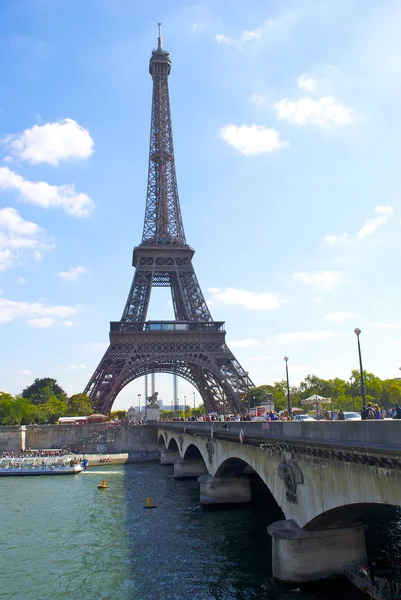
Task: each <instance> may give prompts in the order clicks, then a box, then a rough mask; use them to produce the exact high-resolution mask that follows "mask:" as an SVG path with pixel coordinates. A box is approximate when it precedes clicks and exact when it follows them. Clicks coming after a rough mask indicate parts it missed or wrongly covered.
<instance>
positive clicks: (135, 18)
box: [0, 0, 401, 408]
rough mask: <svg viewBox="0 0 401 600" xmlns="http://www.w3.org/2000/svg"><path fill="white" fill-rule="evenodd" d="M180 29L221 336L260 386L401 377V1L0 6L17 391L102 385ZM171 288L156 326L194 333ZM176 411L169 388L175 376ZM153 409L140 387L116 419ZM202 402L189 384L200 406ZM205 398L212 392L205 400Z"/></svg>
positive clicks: (3, 337)
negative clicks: (155, 87)
mask: <svg viewBox="0 0 401 600" xmlns="http://www.w3.org/2000/svg"><path fill="white" fill-rule="evenodd" d="M158 21H161V22H162V23H163V42H164V47H165V48H166V49H168V50H169V51H170V52H171V58H172V72H171V75H170V79H169V83H170V99H171V109H172V120H173V131H174V144H175V153H176V167H177V176H178V185H179V192H180V202H181V209H182V214H183V220H184V228H185V233H186V238H187V241H188V243H189V244H190V245H192V246H193V247H194V248H195V249H196V254H195V256H194V266H195V270H196V273H197V276H198V279H199V281H200V284H201V287H202V289H203V292H204V294H205V296H206V298H207V300H208V304H209V307H210V310H211V312H212V315H213V318H214V319H215V320H224V321H225V322H226V328H227V342H228V344H229V346H230V348H231V349H232V351H233V352H234V354H235V355H236V357H237V358H238V360H239V361H240V363H241V364H242V365H243V367H244V368H245V369H246V370H248V371H249V373H250V376H251V378H252V379H253V381H254V382H255V384H257V385H258V384H262V383H271V382H273V381H277V380H281V379H282V378H283V377H284V375H285V364H284V360H283V357H284V356H285V355H287V356H288V357H289V370H290V380H291V383H294V384H296V383H298V382H299V381H300V380H302V379H303V378H304V377H305V375H307V374H308V373H314V374H316V375H318V376H320V377H324V378H330V377H334V376H339V377H343V378H348V377H349V375H350V372H351V369H354V368H357V367H358V356H357V347H356V336H355V335H354V333H353V330H354V328H355V327H360V328H361V330H362V334H361V345H362V352H363V362H364V368H366V369H367V370H368V371H372V372H374V373H376V374H377V375H378V376H380V377H383V378H387V377H397V376H398V375H399V367H400V366H401V358H400V347H401V337H400V334H401V314H400V306H401V304H400V250H401V247H400V235H401V229H400V225H401V217H400V179H399V164H400V133H401V131H400V129H401V128H400V114H401V113H400V81H401V78H400V75H401V73H400V70H401V69H400V63H399V56H400V42H399V35H398V30H399V23H400V22H401V6H400V3H399V2H398V1H397V0H387V1H386V2H380V3H377V2H376V1H374V0H371V1H370V0H363V1H362V0H354V1H352V0H305V1H303V0H299V1H293V2H291V1H287V0H280V1H278V0H277V1H268V0H263V1H262V0H260V1H258V0H253V1H250V2H246V3H245V2H242V1H239V0H238V1H237V0H227V1H220V2H212V1H209V2H191V1H188V0H186V1H185V2H184V1H182V2H180V1H177V0H176V1H171V2H168V3H167V2H161V1H154V2H152V3H145V2H140V1H134V0H86V1H85V2H82V1H80V0H9V1H8V2H4V3H1V6H0V56H1V64H2V73H1V77H0V139H1V143H0V292H1V293H0V389H1V390H4V391H8V392H11V393H14V394H16V393H19V392H21V390H22V389H23V388H24V387H26V386H27V385H29V384H30V383H31V382H32V381H33V379H34V378H36V377H46V376H50V377H55V378H56V379H57V380H58V382H59V383H60V385H61V386H62V387H63V388H64V389H66V391H67V392H68V393H70V394H72V393H76V392H79V391H82V390H83V388H84V387H85V385H86V383H87V381H88V380H89V378H90V376H91V374H92V372H93V371H94V369H95V368H96V366H97V364H98V362H99V361H100V359H101V357H102V355H103V352H104V351H105V349H106V348H107V344H108V332H109V321H111V320H113V321H114V320H118V319H119V318H120V317H121V313H122V311H123V308H124V305H125V302H126V298H127V295H128V291H129V288H130V285H131V281H132V277H133V268H132V266H131V257H132V249H133V247H134V246H135V245H137V244H138V243H139V242H140V239H141V235H142V227H143V217H144V209H145V194H146V181H147V162H148V145H149V125H150V108H151V84H152V81H151V78H150V76H149V73H148V61H149V58H150V54H151V50H152V49H153V48H155V47H156V45H157V26H156V25H157V22H158ZM168 293H169V292H168V290H160V289H156V290H154V292H153V295H152V299H151V306H150V312H149V318H155V319H168V318H171V317H172V308H171V302H170V299H169V297H168ZM156 381H157V385H156V388H157V390H158V391H159V397H161V398H162V399H163V400H164V402H165V403H166V404H170V402H171V400H172V381H171V377H169V376H167V375H166V376H162V375H158V376H156ZM138 393H141V394H142V395H143V380H137V381H135V382H132V383H131V384H130V385H129V386H127V387H126V388H125V389H124V390H123V391H122V392H121V394H120V395H119V397H118V398H117V400H116V402H115V404H114V407H115V408H126V407H128V406H130V405H131V404H134V403H136V399H137V394H138ZM192 394H193V388H192V387H191V386H190V385H189V384H188V383H186V382H184V381H180V383H179V397H180V401H182V400H183V398H184V396H186V397H187V401H188V403H191V404H192ZM197 402H198V395H197Z"/></svg>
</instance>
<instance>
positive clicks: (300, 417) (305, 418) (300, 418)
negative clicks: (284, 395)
mask: <svg viewBox="0 0 401 600" xmlns="http://www.w3.org/2000/svg"><path fill="white" fill-rule="evenodd" d="M292 420H293V421H315V420H316V419H314V418H313V417H311V416H310V415H295V416H294V417H293V419H292Z"/></svg>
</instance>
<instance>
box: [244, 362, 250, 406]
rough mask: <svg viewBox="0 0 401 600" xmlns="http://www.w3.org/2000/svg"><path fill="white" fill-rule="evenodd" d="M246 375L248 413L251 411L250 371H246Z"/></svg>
mask: <svg viewBox="0 0 401 600" xmlns="http://www.w3.org/2000/svg"><path fill="white" fill-rule="evenodd" d="M245 375H246V387H247V388H248V413H249V411H250V410H251V388H250V387H249V379H248V375H249V371H245Z"/></svg>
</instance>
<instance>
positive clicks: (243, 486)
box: [198, 475, 252, 504]
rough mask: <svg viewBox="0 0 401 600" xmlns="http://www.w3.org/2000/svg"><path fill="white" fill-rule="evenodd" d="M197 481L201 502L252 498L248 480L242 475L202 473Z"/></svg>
mask: <svg viewBox="0 0 401 600" xmlns="http://www.w3.org/2000/svg"><path fill="white" fill-rule="evenodd" d="M198 481H199V483H200V503H201V504H234V503H245V502H250V501H251V499H252V497H251V486H250V481H249V478H248V477H246V476H244V475H243V476H241V477H213V476H212V475H202V476H201V477H199V478H198Z"/></svg>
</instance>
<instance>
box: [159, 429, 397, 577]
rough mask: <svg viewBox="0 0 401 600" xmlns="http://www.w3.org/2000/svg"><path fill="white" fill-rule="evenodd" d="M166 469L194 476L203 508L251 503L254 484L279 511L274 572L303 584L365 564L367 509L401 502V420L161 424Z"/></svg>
mask: <svg viewBox="0 0 401 600" xmlns="http://www.w3.org/2000/svg"><path fill="white" fill-rule="evenodd" d="M157 427H158V446H159V450H160V453H161V462H162V463H163V464H174V477H180V478H182V477H198V481H199V483H200V503H201V504H209V505H210V504H222V503H245V502H251V500H252V494H251V484H250V481H251V479H252V477H255V476H256V475H257V476H259V477H260V479H261V480H262V481H263V482H264V484H265V485H266V486H267V488H268V490H269V491H270V492H271V494H272V496H273V497H274V499H275V501H276V502H277V504H278V506H279V507H280V509H281V511H282V513H283V519H284V520H281V521H276V522H275V523H273V524H272V525H270V526H269V528H268V531H269V533H270V535H271V536H272V539H273V574H274V576H275V577H276V578H278V579H281V580H282V581H286V582H291V583H301V582H303V581H312V580H316V579H321V578H324V577H327V576H329V575H333V574H336V573H341V572H342V569H343V567H344V565H345V564H350V563H361V562H365V561H366V546H365V526H364V524H363V523H362V522H361V521H360V520H359V519H358V516H359V513H361V510H362V508H363V507H364V506H366V505H371V504H385V505H393V506H399V505H400V504H401V422H398V421H396V420H394V421H356V422H355V421H354V422H352V421H320V422H319V421H317V422H295V421H294V422H266V423H264V422H239V423H237V422H229V423H220V422H214V423H206V422H203V423H196V422H194V423H193V422H168V423H167V422H166V423H163V424H162V423H160V422H159V423H158V424H157Z"/></svg>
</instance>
